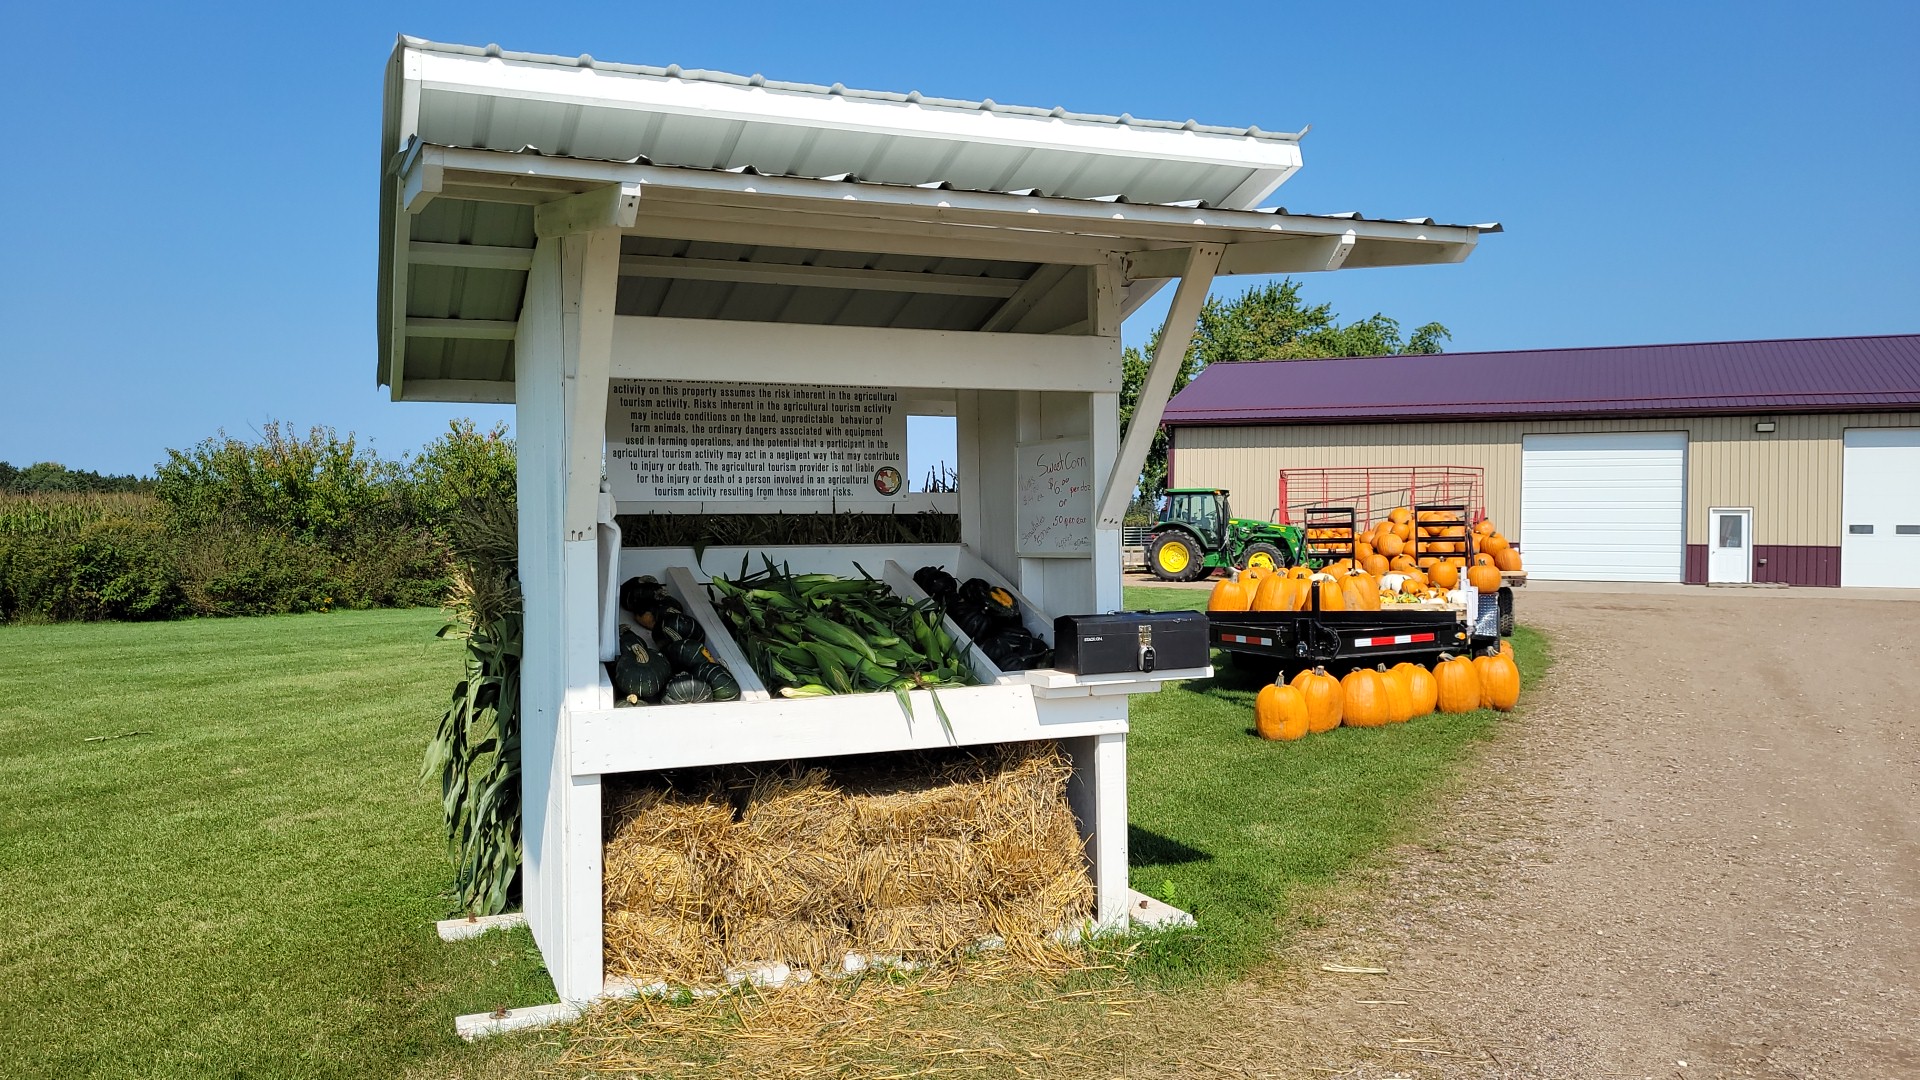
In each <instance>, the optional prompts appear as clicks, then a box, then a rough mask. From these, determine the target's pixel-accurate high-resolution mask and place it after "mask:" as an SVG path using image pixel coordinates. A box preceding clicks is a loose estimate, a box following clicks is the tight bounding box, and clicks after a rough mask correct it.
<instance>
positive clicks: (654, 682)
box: [613, 634, 673, 701]
mask: <svg viewBox="0 0 1920 1080" xmlns="http://www.w3.org/2000/svg"><path fill="white" fill-rule="evenodd" d="M672 674H673V669H672V667H671V666H670V665H668V663H667V658H666V657H665V656H662V655H661V654H660V650H658V649H653V648H649V647H648V646H647V644H646V643H645V642H643V641H641V640H640V637H639V635H637V634H628V635H622V638H621V641H620V655H619V656H618V657H617V658H616V659H615V660H614V662H613V692H614V693H615V694H616V695H618V696H620V697H628V696H632V697H637V698H640V699H642V700H645V701H651V700H653V699H655V698H658V697H659V696H660V691H661V690H662V689H664V688H665V687H666V685H667V679H668V678H669V677H671V676H672Z"/></svg>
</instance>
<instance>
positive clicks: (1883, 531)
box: [1527, 427, 1920, 589]
mask: <svg viewBox="0 0 1920 1080" xmlns="http://www.w3.org/2000/svg"><path fill="white" fill-rule="evenodd" d="M1840 457H1841V462H1840V505H1841V510H1840V584H1842V585H1873V586H1881V587H1892V588H1902V589H1920V427H1911V428H1849V429H1847V430H1846V431H1845V432H1843V433H1842V434H1841V449H1840ZM1856 527H1858V528H1860V529H1871V530H1872V531H1871V532H1861V531H1857V530H1856ZM1903 528H1904V529H1906V530H1907V531H1905V532H1902V531H1901V530H1902V529H1903ZM1527 569H1529V570H1531V569H1533V566H1532V564H1531V561H1529V564H1528V567H1527Z"/></svg>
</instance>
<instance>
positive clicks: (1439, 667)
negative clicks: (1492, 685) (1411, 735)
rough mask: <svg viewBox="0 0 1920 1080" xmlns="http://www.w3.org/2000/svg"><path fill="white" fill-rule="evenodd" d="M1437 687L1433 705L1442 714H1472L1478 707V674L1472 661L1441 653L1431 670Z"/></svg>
mask: <svg viewBox="0 0 1920 1080" xmlns="http://www.w3.org/2000/svg"><path fill="white" fill-rule="evenodd" d="M1433 679H1434V682H1435V683H1437V684H1438V686H1439V694H1438V695H1437V698H1436V701H1435V705H1436V706H1438V708H1439V709H1440V711H1441V712H1443V713H1464V712H1472V711H1473V710H1475V709H1477V708H1479V707H1480V673H1479V672H1478V671H1476V670H1474V667H1473V661H1472V660H1469V659H1467V658H1466V657H1464V656H1455V655H1453V654H1452V653H1441V654H1440V662H1439V663H1438V664H1435V665H1434V668H1433Z"/></svg>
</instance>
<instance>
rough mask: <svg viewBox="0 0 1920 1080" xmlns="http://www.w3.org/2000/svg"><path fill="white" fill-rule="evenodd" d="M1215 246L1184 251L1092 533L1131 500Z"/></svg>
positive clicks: (1116, 519) (1213, 266) (1202, 299)
mask: <svg viewBox="0 0 1920 1080" xmlns="http://www.w3.org/2000/svg"><path fill="white" fill-rule="evenodd" d="M1220 255H1221V247H1220V245H1218V244H1195V245H1194V246H1193V247H1192V248H1190V249H1188V251H1187V261H1186V265H1185V267H1184V268H1183V269H1182V271H1181V273H1180V288H1179V289H1177V290H1176V291H1175V292H1174V294H1173V304H1172V306H1171V307H1169V308H1168V309H1167V321H1166V323H1165V324H1164V325H1162V326H1161V328H1160V344H1159V347H1158V348H1156V349H1154V351H1153V362H1152V363H1151V364H1150V365H1148V367H1147V379H1146V382H1145V384H1143V385H1142V386H1141V387H1140V400H1139V401H1137V402H1135V403H1134V406H1133V419H1132V422H1130V423H1129V424H1128V425H1127V433H1126V435H1125V436H1123V437H1122V439H1121V442H1120V454H1119V457H1117V458H1116V459H1115V460H1114V463H1113V471H1112V473H1110V474H1109V475H1108V477H1107V483H1106V486H1105V488H1104V489H1103V490H1102V494H1101V498H1100V514H1099V520H1098V521H1097V522H1096V525H1097V527H1098V528H1102V529H1117V528H1119V527H1120V522H1121V520H1122V519H1123V518H1125V517H1126V514H1127V504H1128V503H1130V502H1132V501H1133V490H1134V488H1135V486H1136V485H1137V484H1138V481H1139V479H1140V467H1141V466H1142V465H1145V464H1146V461H1147V450H1148V449H1149V448H1151V447H1152V446H1153V436H1154V433H1155V432H1157V431H1158V430H1159V429H1160V417H1161V415H1162V414H1163V413H1165V412H1166V408H1167V398H1169V397H1171V396H1172V395H1173V380H1174V376H1175V375H1177V374H1178V373H1179V371H1180V364H1181V362H1182V361H1183V360H1184V359H1185V358H1186V355H1187V345H1188V343H1189V342H1191V341H1192V340H1193V330H1194V325H1195V323H1196V322H1197V321H1198V320H1199V318H1200V309H1201V307H1202V306H1204V305H1205V304H1206V302H1207V290H1208V289H1210V288H1212V287H1213V275H1214V272H1215V271H1216V270H1217V269H1219V266H1220Z"/></svg>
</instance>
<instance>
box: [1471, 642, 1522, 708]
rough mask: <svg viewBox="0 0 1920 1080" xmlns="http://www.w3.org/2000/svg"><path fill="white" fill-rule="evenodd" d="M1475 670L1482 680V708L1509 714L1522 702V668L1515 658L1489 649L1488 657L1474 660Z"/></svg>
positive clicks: (1479, 657)
mask: <svg viewBox="0 0 1920 1080" xmlns="http://www.w3.org/2000/svg"><path fill="white" fill-rule="evenodd" d="M1473 670H1474V674H1476V675H1478V676H1479V678H1480V707H1481V708H1483V709H1498V710H1500V711H1501V712H1507V711H1508V710H1510V709H1512V708H1513V705H1514V702H1516V701H1519V700H1520V668H1519V666H1518V665H1517V664H1515V663H1514V662H1513V657H1511V656H1503V655H1501V653H1500V651H1499V650H1497V649H1488V650H1487V655H1485V656H1478V657H1475V658H1474V661H1473Z"/></svg>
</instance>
